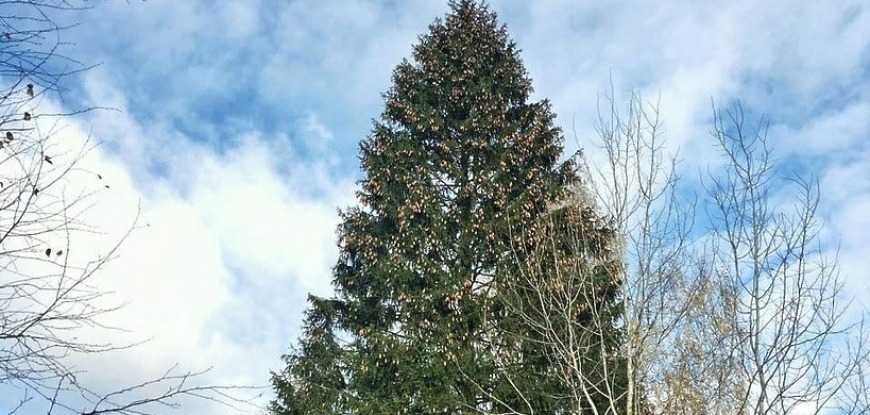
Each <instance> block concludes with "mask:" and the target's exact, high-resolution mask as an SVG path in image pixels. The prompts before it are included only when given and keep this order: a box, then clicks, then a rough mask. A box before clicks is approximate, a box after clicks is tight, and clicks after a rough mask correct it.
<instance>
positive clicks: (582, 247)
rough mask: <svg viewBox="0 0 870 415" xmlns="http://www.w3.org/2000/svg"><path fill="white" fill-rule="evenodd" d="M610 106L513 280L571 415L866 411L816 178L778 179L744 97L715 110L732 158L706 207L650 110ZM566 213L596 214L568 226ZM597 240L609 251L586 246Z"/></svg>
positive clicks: (863, 365) (518, 308) (520, 255)
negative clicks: (604, 282)
mask: <svg viewBox="0 0 870 415" xmlns="http://www.w3.org/2000/svg"><path fill="white" fill-rule="evenodd" d="M606 102H607V106H605V109H604V111H600V114H603V115H600V116H599V122H598V126H597V127H598V128H597V138H598V139H599V144H600V146H601V151H600V152H599V153H598V154H600V155H602V156H601V158H600V159H593V160H587V161H588V162H587V163H584V164H583V165H584V172H585V174H584V176H585V177H586V182H585V183H584V186H583V188H582V189H578V191H577V193H576V195H575V197H574V198H573V199H572V200H568V201H566V202H565V203H564V204H561V205H559V206H556V207H554V209H553V215H551V217H550V218H548V220H547V223H545V224H544V226H545V228H546V229H548V231H545V232H541V231H539V230H537V229H531V230H527V231H528V232H527V233H528V235H531V236H530V237H533V236H534V235H547V237H548V238H550V242H551V243H549V244H529V245H523V246H537V247H538V248H536V249H535V250H534V251H528V250H524V249H523V248H522V247H519V248H518V249H517V255H516V258H517V261H518V263H519V264H520V267H519V269H520V271H519V272H518V275H513V276H511V278H505V279H504V281H507V282H510V286H511V289H510V290H508V291H514V292H516V293H517V295H516V297H517V298H529V297H531V298H535V299H536V300H537V301H536V302H533V303H529V302H520V301H514V302H510V301H508V305H509V307H510V311H511V312H512V313H514V314H515V315H517V316H518V318H519V319H520V320H521V321H522V322H523V323H524V324H525V326H526V327H527V328H529V329H530V331H532V332H534V333H536V334H537V336H536V338H538V339H540V342H541V347H542V348H543V349H544V350H546V353H547V358H548V359H549V360H550V362H551V364H552V366H553V370H554V376H556V378H557V379H559V381H560V382H562V383H563V384H564V386H565V390H567V391H570V392H569V393H567V394H566V396H564V397H563V399H566V400H569V401H570V402H572V404H571V405H569V406H570V407H571V408H574V409H573V410H572V413H594V414H602V413H606V414H632V415H634V414H647V413H649V414H654V413H661V414H791V413H801V414H803V413H813V414H820V413H846V414H864V413H868V408H870V407H868V405H867V403H868V395H867V388H866V386H867V385H868V383H870V382H868V380H867V377H866V376H867V372H868V368H870V366H868V350H867V346H866V344H868V343H867V339H866V336H865V333H864V330H863V324H862V320H861V319H860V317H859V318H856V319H853V318H850V316H848V315H847V314H846V311H847V305H848V296H847V295H846V293H844V292H843V286H842V282H841V280H840V278H839V275H838V273H837V268H836V255H835V253H833V254H832V253H831V252H830V250H829V249H828V248H827V247H828V245H825V244H824V241H822V240H821V238H820V231H821V229H822V225H821V223H820V222H819V220H818V219H817V218H818V211H817V209H818V205H819V199H820V197H821V192H820V189H819V187H818V183H817V182H816V181H814V180H812V179H807V178H796V177H782V176H781V175H779V172H778V171H777V170H776V168H775V167H776V166H775V163H774V161H773V157H772V152H771V149H770V146H769V143H768V140H767V137H766V124H764V123H760V124H756V125H750V124H749V123H748V122H747V121H746V117H745V115H744V112H743V110H742V108H741V107H740V106H739V105H738V106H735V107H734V108H732V109H731V110H729V111H727V112H725V113H722V112H721V111H720V110H718V109H714V122H713V129H712V136H713V137H714V138H715V144H716V146H717V148H718V149H719V150H720V151H721V154H722V155H723V160H724V164H723V166H721V167H720V168H718V169H716V170H715V171H714V172H713V173H711V174H709V177H708V178H706V179H705V180H704V182H705V183H706V185H705V186H704V189H705V192H704V194H703V197H702V198H701V199H700V201H699V203H698V201H696V199H695V198H694V197H684V196H681V195H682V194H686V193H687V192H682V193H681V192H680V189H679V187H678V185H679V177H678V176H677V174H676V156H675V155H673V154H668V152H667V148H666V147H665V146H664V145H663V144H664V143H663V141H662V138H661V121H660V117H659V112H658V109H657V105H650V104H646V103H644V102H643V101H642V100H641V99H640V97H638V96H633V97H632V98H631V100H630V102H629V105H628V110H627V111H626V112H624V113H621V112H620V111H619V110H618V109H617V108H616V106H615V105H614V100H613V99H612V97H611V98H608V99H607V100H606ZM695 206H702V207H703V208H704V209H701V210H700V213H698V212H696V209H695ZM566 209H570V210H571V211H574V212H578V213H579V214H582V215H585V216H586V217H587V219H588V220H585V221H568V222H566V221H562V220H561V219H560V216H561V215H563V214H564V212H565V211H566ZM696 218H698V219H697V220H696ZM696 221H697V222H698V223H703V224H704V226H703V227H696V226H695V222H696ZM572 222H573V223H581V224H586V225H583V226H575V227H574V228H573V229H566V225H565V224H566V223H572ZM535 226H538V225H535ZM569 227H570V226H569ZM533 228H534V226H533ZM611 231H612V234H611V233H609V232H611ZM555 235H558V236H555ZM566 241H567V242H566ZM601 244H606V245H607V246H609V247H612V249H607V250H600V249H594V248H591V247H595V246H600V245H601ZM554 263H555V264H558V265H557V266H556V267H555V268H554V267H552V266H548V265H549V264H554ZM601 275H606V276H607V277H608V278H612V279H613V280H616V281H619V282H620V287H621V294H620V298H621V300H622V306H623V307H622V310H621V317H620V319H619V322H618V325H619V327H620V328H621V330H622V331H623V334H624V337H623V338H622V341H621V343H620V344H619V345H618V346H612V345H608V344H606V342H605V341H604V336H605V333H606V332H607V331H608V330H612V327H613V321H612V320H613V319H612V316H611V315H610V314H609V313H608V312H607V311H606V310H604V309H602V304H601V303H600V300H599V298H600V294H601V293H600V292H599V290H600V288H599V287H598V286H597V285H596V283H595V281H601V280H600V278H601ZM530 294H531V295H530ZM594 350H598V351H599V352H598V353H594V352H591V351H594ZM609 356H619V358H608V357H609ZM502 360H503V361H505V362H507V361H509V360H510V359H509V358H503V359H502ZM504 376H505V377H509V372H508V371H504ZM511 384H513V383H511ZM520 389H521V388H519V387H518V388H516V391H515V392H517V393H518V394H520V395H522V393H523V391H522V390H520ZM602 402H603V404H602ZM527 403H528V402H527ZM481 412H486V411H485V410H482V411H481ZM511 413H517V414H531V413H534V408H532V407H531V405H525V406H524V405H514V406H513V407H511Z"/></svg>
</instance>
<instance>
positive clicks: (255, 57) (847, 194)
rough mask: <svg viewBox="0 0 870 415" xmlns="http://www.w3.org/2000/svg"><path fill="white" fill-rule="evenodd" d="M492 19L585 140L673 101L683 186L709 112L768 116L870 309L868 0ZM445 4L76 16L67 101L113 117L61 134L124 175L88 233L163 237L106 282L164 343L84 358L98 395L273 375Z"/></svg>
mask: <svg viewBox="0 0 870 415" xmlns="http://www.w3.org/2000/svg"><path fill="white" fill-rule="evenodd" d="M491 6H492V8H493V9H495V10H496V11H497V12H498V13H499V16H500V18H501V20H502V21H503V22H504V23H506V24H507V25H508V29H509V32H510V33H511V35H512V36H513V38H514V40H516V41H517V43H518V44H519V46H520V47H521V48H522V50H523V52H522V54H521V55H522V57H523V59H524V61H525V64H526V66H527V69H528V71H529V73H530V76H531V78H532V79H533V81H534V86H535V89H536V92H535V97H536V99H541V98H549V99H551V100H552V102H553V104H554V109H555V111H556V113H557V114H558V119H557V122H558V123H559V124H560V125H562V126H563V127H564V128H565V129H566V131H571V130H572V128H574V129H575V130H576V132H577V139H578V141H579V143H580V145H581V146H582V145H583V143H584V142H587V141H588V138H589V137H590V136H591V134H592V127H593V120H594V117H595V106H596V100H597V97H598V96H599V95H600V94H601V93H603V92H606V91H607V89H608V88H609V84H610V82H611V81H612V82H613V84H614V86H615V89H616V92H617V94H618V95H622V96H626V94H628V93H629V92H630V91H632V90H635V91H639V92H640V93H642V94H643V95H644V96H645V97H648V98H659V99H660V100H661V101H660V102H661V111H662V114H663V117H664V122H665V130H666V139H667V140H668V141H669V143H670V145H671V146H672V148H674V149H676V148H679V150H680V154H682V155H683V163H682V164H681V168H682V169H684V173H685V174H687V175H696V174H697V171H698V169H699V168H702V167H704V166H706V165H708V164H709V163H712V162H714V160H715V157H716V152H715V150H714V147H713V141H712V140H711V138H710V136H709V134H708V131H709V119H710V115H711V112H710V103H711V100H715V101H716V102H720V103H728V102H731V101H733V100H736V99H741V100H743V102H744V103H745V105H746V106H747V108H748V109H749V110H750V111H752V112H753V113H756V114H762V113H763V114H766V115H767V116H768V118H769V119H770V121H771V130H770V132H771V138H772V140H773V143H774V145H775V146H776V148H777V150H778V154H779V155H780V156H781V157H782V158H783V159H784V160H785V161H786V162H787V165H788V166H790V167H791V168H793V169H795V170H798V171H799V172H804V173H811V174H814V175H817V176H818V177H819V178H820V179H821V181H822V184H823V186H824V189H825V198H826V199H825V205H824V206H825V210H824V216H825V220H826V221H827V223H828V225H829V226H830V229H831V230H832V233H833V235H835V236H836V237H838V238H839V239H840V241H841V261H842V264H843V271H844V274H846V275H847V277H848V278H849V280H850V281H851V284H852V286H853V287H854V288H855V290H854V292H855V293H856V295H857V296H858V299H859V301H867V300H863V299H870V291H868V289H867V283H866V282H864V281H866V280H865V278H866V275H865V274H866V271H865V268H866V267H865V264H866V258H867V257H870V236H868V235H867V232H866V229H870V214H868V213H867V212H870V5H868V4H867V3H866V2H865V1H859V0H855V1H851V0H843V1H828V2H797V1H791V2H790V1H779V0H774V1H768V2H755V1H744V0H739V1H733V2H725V3H722V2H716V3H715V4H713V3H702V2H694V1H685V2H680V1H671V2H661V1H657V2H645V1H643V2H622V1H613V2H576V1H567V0H565V1H560V0H552V1H535V2H528V1H521V0H518V1H495V0H493V1H492V2H491ZM446 9H447V7H446V2H442V1H433V0H425V1H383V2H375V1H361V0H358V1H353V0H336V1H328V2H326V1H302V0H293V1H282V2H276V1H265V0H264V1H257V0H249V1H241V0H239V1H221V2H211V1H194V0H191V1H171V0H149V1H147V2H135V1H134V2H122V1H118V2H107V3H99V4H98V5H97V6H96V7H95V8H94V9H92V10H87V11H85V12H82V13H78V14H75V15H74V16H69V18H70V19H71V20H75V21H78V22H79V23H81V25H80V26H78V27H76V28H74V29H72V30H70V31H69V32H67V34H66V36H67V40H69V41H71V42H73V45H72V46H71V47H70V48H69V49H68V50H69V53H70V54H72V55H73V56H76V57H78V58H79V59H80V60H82V61H84V62H86V63H99V64H100V66H99V67H97V68H95V69H93V70H91V71H89V72H87V73H85V74H83V75H81V76H80V77H78V78H75V79H72V80H70V84H68V86H69V87H70V90H69V91H68V93H67V94H65V96H64V101H63V102H60V103H56V105H60V106H63V107H66V108H74V107H77V106H83V105H84V106H87V105H97V106H107V107H113V108H116V109H118V110H119V111H99V112H95V113H91V114H88V115H85V116H82V117H80V118H78V119H76V120H74V122H73V123H72V125H71V126H70V127H69V130H68V133H69V134H71V135H80V136H87V135H90V136H92V137H93V138H95V139H97V140H99V141H100V142H101V143H102V146H101V147H100V148H99V149H97V150H96V151H95V152H94V153H93V154H92V155H91V158H92V160H91V161H90V162H91V163H94V165H95V166H98V167H95V168H99V169H101V171H105V172H108V173H107V174H105V175H106V176H107V180H112V181H113V189H114V190H113V191H112V192H111V193H106V194H104V195H103V196H101V197H102V199H101V200H100V207H98V208H97V209H96V210H95V211H94V212H93V220H94V222H96V224H97V225H99V226H102V227H103V228H104V229H106V232H107V234H109V235H111V234H113V232H114V233H118V232H120V230H121V229H122V228H123V226H124V224H126V223H128V222H129V220H130V219H131V218H132V216H134V215H135V212H136V206H137V203H140V202H141V206H142V217H143V220H144V221H145V222H148V223H149V224H150V225H151V226H150V227H149V228H146V229H142V230H140V231H137V232H136V233H134V235H133V236H132V237H131V239H130V240H128V241H127V243H126V245H125V247H124V249H123V251H122V253H121V255H120V257H119V258H118V259H117V260H116V261H114V262H113V263H112V265H111V267H110V268H109V269H107V270H106V274H107V275H110V277H107V278H106V280H105V281H104V282H103V283H104V284H105V286H106V288H107V289H111V290H113V291H115V292H116V295H117V296H118V298H121V299H123V301H125V302H127V303H128V305H127V307H126V308H125V309H124V310H122V311H121V312H119V313H118V315H116V316H114V317H113V318H115V319H116V321H117V323H118V324H121V325H123V326H124V327H129V328H130V329H132V330H133V331H134V333H133V336H140V337H141V338H151V339H152V340H151V341H150V342H149V343H147V344H146V345H144V346H142V347H141V348H140V349H138V351H137V352H133V353H127V354H125V355H119V356H116V357H112V358H110V359H109V358H103V359H100V360H96V361H83V362H82V363H81V365H82V367H88V368H92V369H91V370H90V374H89V375H88V376H90V377H92V379H93V381H94V382H96V383H97V384H103V385H108V384H112V383H113V382H128V383H129V382H135V381H136V380H137V379H141V378H143V377H148V376H149V375H151V376H153V375H155V374H158V372H160V371H161V369H163V368H165V367H166V366H167V365H171V364H173V363H175V362H178V363H181V364H182V365H183V366H185V367H189V368H191V369H197V368H203V367H208V366H214V367H215V369H214V372H213V373H212V374H211V375H210V376H212V378H211V380H213V381H215V382H242V383H252V384H265V383H266V381H267V379H268V371H269V370H270V369H275V368H278V367H279V356H280V354H281V353H282V352H284V351H285V350H286V349H287V347H288V346H289V345H290V343H291V341H292V340H293V339H294V338H295V337H296V334H297V329H298V326H299V320H300V317H301V312H302V311H303V310H304V307H305V303H304V298H305V296H306V294H307V293H309V292H313V293H317V294H328V293H329V290H330V288H329V268H330V266H331V265H332V263H333V261H334V259H335V252H336V250H335V246H334V235H335V234H334V230H335V225H336V224H337V215H336V209H337V208H339V207H345V206H348V205H350V204H352V203H353V191H354V188H355V180H357V179H358V178H359V176H360V174H361V172H360V170H359V164H358V160H357V158H356V151H357V143H358V142H359V141H360V140H361V139H363V138H364V137H365V136H366V134H367V133H368V130H369V127H370V123H371V119H372V118H373V117H376V116H377V115H378V113H379V112H380V110H381V98H380V94H381V93H382V92H383V91H385V90H386V89H387V88H388V86H389V79H390V74H391V72H392V69H393V67H394V66H395V65H396V64H398V63H399V62H400V61H401V59H403V58H405V57H408V56H409V55H410V51H411V46H412V44H413V43H414V42H415V41H416V38H417V36H418V35H419V34H421V33H423V32H425V30H426V28H427V26H428V24H429V23H431V22H432V20H433V19H434V18H436V17H438V16H440V15H442V14H443V13H444V12H445V11H446ZM567 145H568V147H569V150H573V149H574V148H575V147H576V144H575V140H574V139H573V137H569V138H568V140H567ZM586 151H587V152H594V151H595V150H594V148H587V149H586ZM867 302H870V301H867ZM113 335H115V334H113ZM127 336H129V334H128V335H127ZM85 365H87V366H85ZM109 365H111V370H103V369H105V368H108V367H109ZM182 412H183V413H202V414H212V413H214V414H217V413H223V410H221V409H215V408H210V407H206V406H202V405H199V406H194V407H189V408H188V409H187V410H184V411H182Z"/></svg>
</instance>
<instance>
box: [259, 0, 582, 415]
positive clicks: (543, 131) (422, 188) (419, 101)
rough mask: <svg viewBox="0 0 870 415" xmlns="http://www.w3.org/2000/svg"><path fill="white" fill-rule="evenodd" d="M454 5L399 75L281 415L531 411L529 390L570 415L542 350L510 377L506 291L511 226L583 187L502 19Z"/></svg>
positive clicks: (534, 350)
mask: <svg viewBox="0 0 870 415" xmlns="http://www.w3.org/2000/svg"><path fill="white" fill-rule="evenodd" d="M450 7H451V12H450V13H449V14H448V15H447V16H446V18H445V19H444V20H436V21H435V23H433V24H432V25H431V26H430V28H429V33H428V34H426V35H425V36H423V37H421V39H420V42H419V44H418V45H417V46H416V47H415V48H414V53H413V61H404V62H402V63H401V64H400V65H399V66H398V67H397V68H396V69H395V71H394V74H393V86H392V87H391V88H390V89H389V91H388V92H387V93H385V94H384V98H385V101H386V103H385V104H386V108H385V110H384V112H383V113H382V115H381V117H380V119H379V120H377V121H375V123H374V128H373V131H372V133H371V135H370V136H369V137H368V138H367V139H366V140H365V141H364V142H363V143H362V144H361V146H360V159H361V163H362V167H363V169H364V173H365V175H364V178H363V179H362V181H361V190H360V191H359V192H358V198H359V201H360V206H358V207H356V208H352V209H350V210H348V211H346V212H343V213H342V219H343V222H342V224H341V225H340V226H339V230H338V233H339V247H340V258H339V261H338V264H337V265H336V266H335V268H334V280H333V283H334V286H335V288H336V298H335V299H333V300H323V299H315V300H314V301H313V307H312V309H311V311H310V312H309V314H308V318H307V320H306V327H305V332H304V334H303V338H302V341H301V347H300V348H299V349H298V350H296V351H295V352H294V353H291V354H290V355H289V356H287V357H286V358H285V359H286V361H287V363H288V368H287V369H286V371H285V372H284V373H281V374H276V375H275V376H274V382H275V387H276V389H277V392H278V399H277V400H276V402H275V403H274V405H273V412H274V413H278V414H296V413H306V414H321V413H322V414H339V413H342V414H344V413H352V414H398V413H411V414H434V413H478V412H477V411H476V410H475V409H474V408H489V409H493V410H497V409H498V408H501V407H503V405H505V404H509V403H511V402H518V401H519V400H520V398H518V397H517V395H516V393H515V388H514V386H519V387H520V388H523V390H524V391H525V395H526V396H525V399H530V400H531V405H533V406H534V407H535V409H536V411H539V412H541V413H560V412H564V411H565V410H568V407H566V406H560V405H562V404H561V403H560V402H561V401H560V399H559V396H564V395H565V391H562V390H558V388H559V386H558V382H555V381H553V380H552V378H553V376H549V375H547V374H548V373H549V372H551V370H550V368H549V367H548V365H547V362H546V359H545V358H544V351H543V350H540V349H541V346H540V345H535V344H534V342H529V344H525V345H523V344H520V345H518V348H517V350H518V351H519V352H518V353H520V354H518V355H516V356H512V357H511V358H510V359H509V360H510V361H511V362H512V363H513V364H515V367H513V368H512V370H513V371H514V374H515V375H516V377H515V379H516V382H519V385H510V384H509V383H508V382H507V381H506V380H505V379H503V378H502V377H500V376H499V375H498V373H499V370H498V368H499V366H500V365H503V363H504V362H500V361H498V360H499V359H498V358H496V356H498V351H497V350H495V349H496V348H499V347H503V343H504V342H505V339H506V338H507V337H504V336H501V334H500V333H501V332H502V331H503V330H514V331H516V330H515V329H516V328H513V329H512V328H511V327H510V326H511V324H513V323H512V320H511V319H510V316H508V315H506V312H505V308H504V307H502V306H501V305H500V300H499V298H498V297H499V283H498V279H499V278H508V277H510V276H512V275H515V273H514V272H512V270H514V269H515V268H516V267H517V263H516V261H517V257H516V256H517V255H516V252H515V251H514V250H512V246H513V245H514V244H515V243H519V241H518V240H514V239H512V238H514V236H512V235H513V233H512V232H511V228H512V226H517V225H518V224H519V225H523V224H533V223H535V222H536V221H538V220H539V219H540V218H542V217H544V216H545V215H547V214H548V211H549V207H550V206H552V205H553V204H554V203H556V202H557V201H559V200H562V199H563V198H564V197H565V195H566V194H567V190H566V189H568V187H569V186H570V185H573V184H576V182H577V178H576V176H575V173H574V168H573V165H572V164H571V163H570V162H569V163H560V162H559V157H560V155H561V153H562V136H561V132H560V130H559V129H558V128H556V127H555V126H554V125H553V119H554V114H553V113H552V112H551V110H550V105H549V103H548V102H547V101H542V102H529V95H530V94H531V92H532V87H531V81H530V79H529V78H528V76H527V74H526V71H525V69H524V68H523V65H522V63H521V61H520V58H519V55H518V52H519V51H518V49H517V47H516V46H515V44H514V43H513V42H512V41H511V40H510V39H509V38H508V35H507V31H506V29H505V28H504V27H503V26H500V25H499V24H498V23H497V21H496V16H495V14H494V13H493V12H491V11H490V10H488V8H487V7H486V6H484V5H481V4H479V3H477V2H475V1H457V2H451V3H450ZM327 304H328V306H327ZM514 338H515V337H514ZM499 401H501V402H502V403H499Z"/></svg>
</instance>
